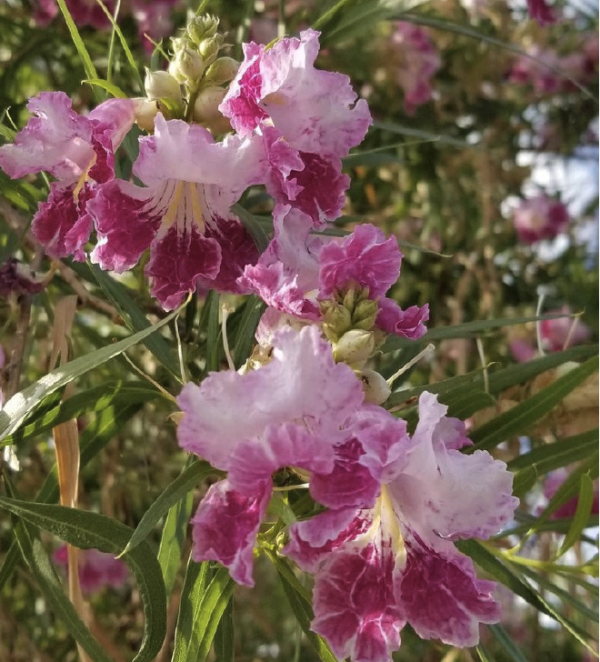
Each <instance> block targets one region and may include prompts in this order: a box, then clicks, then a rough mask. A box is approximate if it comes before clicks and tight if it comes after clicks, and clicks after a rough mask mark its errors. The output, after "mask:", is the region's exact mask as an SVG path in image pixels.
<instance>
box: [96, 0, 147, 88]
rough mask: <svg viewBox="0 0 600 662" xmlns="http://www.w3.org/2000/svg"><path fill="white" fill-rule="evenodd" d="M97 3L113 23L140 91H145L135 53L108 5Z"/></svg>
mask: <svg viewBox="0 0 600 662" xmlns="http://www.w3.org/2000/svg"><path fill="white" fill-rule="evenodd" d="M96 2H97V3H98V4H99V5H100V7H101V8H102V11H103V12H104V13H105V14H106V16H107V18H108V20H109V21H110V22H111V25H112V28H113V31H114V32H116V33H117V36H118V37H119V41H120V42H121V46H123V51H124V52H125V57H126V58H127V62H129V66H130V67H131V69H132V70H133V72H134V74H135V77H136V78H137V82H138V85H139V86H140V90H143V89H144V81H143V80H142V77H141V76H140V71H139V69H138V65H137V63H136V61H135V58H134V57H133V53H132V52H131V49H130V48H129V45H128V43H127V40H126V39H125V37H124V36H123V33H122V32H121V28H120V27H119V26H118V25H117V23H116V21H115V19H114V17H113V15H112V13H111V12H110V11H109V10H108V8H107V7H106V5H105V4H104V3H103V2H102V0H96Z"/></svg>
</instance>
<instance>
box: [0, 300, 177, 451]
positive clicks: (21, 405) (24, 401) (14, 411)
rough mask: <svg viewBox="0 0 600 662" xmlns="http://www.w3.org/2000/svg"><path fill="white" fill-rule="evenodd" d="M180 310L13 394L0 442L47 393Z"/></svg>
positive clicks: (2, 418)
mask: <svg viewBox="0 0 600 662" xmlns="http://www.w3.org/2000/svg"><path fill="white" fill-rule="evenodd" d="M180 312H181V309H180V308H179V309H177V310H175V311H173V312H172V313H171V314H170V315H167V317H165V318H164V319H163V320H161V321H160V322H158V323H157V324H155V325H154V326H152V327H149V328H147V329H144V330H143V331H140V332H139V333H135V334H134V335H132V336H129V338H125V339H124V340H121V341H119V342H116V343H114V344H113V345H110V346H108V347H102V348H101V349H97V350H96V351H94V352H90V353H89V354H86V355H85V356H81V357H79V358H77V359H74V360H73V361H69V363H65V364H64V365H62V366H60V367H59V368H56V369H55V370H52V371H51V372H49V373H48V374H47V375H45V376H44V377H42V378H41V379H39V380H38V381H37V382H34V383H33V384H31V386H28V387H27V388H26V389H24V390H23V391H21V392H20V393H17V394H16V395H14V396H13V397H12V398H11V399H10V400H9V401H8V402H7V403H6V404H5V405H4V408H3V409H2V411H0V441H1V440H2V439H4V438H5V437H6V436H7V435H9V434H11V433H12V432H14V431H15V430H16V429H17V428H18V426H19V425H20V424H21V422H22V421H23V419H24V418H25V416H26V415H27V412H29V411H31V410H32V409H33V408H34V407H36V406H37V405H39V403H40V402H41V401H42V400H43V399H44V398H45V397H46V396H47V395H49V394H50V393H53V392H54V391H56V390H58V389H59V388H61V387H62V386H65V385H66V384H68V383H69V382H71V381H73V380H74V379H76V378H77V377H80V376H81V375H83V374H85V373H86V372H89V371H90V370H93V369H94V368H97V367H98V366H99V365H102V364H103V363H106V362H107V361H109V360H110V359H112V358H114V357H115V356H119V354H122V353H123V352H124V351H126V350H128V349H129V348H130V347H133V345H136V344H137V343H138V342H141V341H142V340H144V339H145V338H146V337H148V336H149V335H150V334H152V333H155V332H156V331H158V329H160V328H161V327H162V326H165V324H168V323H169V322H170V321H171V320H172V319H174V318H175V317H176V316H177V315H178V314H179V313H180Z"/></svg>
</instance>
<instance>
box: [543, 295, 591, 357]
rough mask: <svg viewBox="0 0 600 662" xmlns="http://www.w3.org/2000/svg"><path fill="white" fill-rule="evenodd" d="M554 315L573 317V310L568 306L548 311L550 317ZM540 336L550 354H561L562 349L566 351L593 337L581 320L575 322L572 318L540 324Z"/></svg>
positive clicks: (562, 318) (546, 321)
mask: <svg viewBox="0 0 600 662" xmlns="http://www.w3.org/2000/svg"><path fill="white" fill-rule="evenodd" d="M554 313H556V314H561V313H562V314H564V315H571V309H570V308H569V307H568V306H563V307H562V308H558V309H556V310H550V311H548V314H549V315H552V314H554ZM540 334H541V336H542V342H543V344H544V348H545V349H547V350H548V351H549V352H560V351H561V350H562V349H566V347H567V346H571V345H579V344H580V343H582V342H584V341H586V340H587V339H588V338H589V337H590V335H591V330H590V328H589V327H588V326H586V325H585V324H584V323H583V322H582V321H580V320H574V319H573V318H571V317H559V318H557V319H551V320H543V321H542V322H540Z"/></svg>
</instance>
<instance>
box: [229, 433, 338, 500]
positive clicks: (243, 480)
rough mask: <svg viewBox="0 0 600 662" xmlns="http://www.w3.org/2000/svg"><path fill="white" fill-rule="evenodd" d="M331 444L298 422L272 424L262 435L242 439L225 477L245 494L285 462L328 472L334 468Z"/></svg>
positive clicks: (267, 478)
mask: <svg viewBox="0 0 600 662" xmlns="http://www.w3.org/2000/svg"><path fill="white" fill-rule="evenodd" d="M333 458H334V455H333V448H332V447H331V446H330V445H329V444H327V443H326V442H324V440H323V439H321V438H320V437H317V436H314V435H312V434H309V432H308V431H307V430H306V429H305V428H303V427H302V426H300V425H296V424H294V423H284V424H283V425H272V426H270V427H269V428H267V430H266V431H265V434H264V437H263V439H261V440H260V441H257V440H243V441H241V442H240V443H239V444H237V446H236V447H235V449H234V450H233V453H232V458H231V461H230V464H229V474H228V478H229V481H230V483H231V484H232V486H233V487H234V488H235V489H236V490H239V491H240V492H243V493H244V494H248V493H252V492H253V491H255V490H256V486H257V485H258V484H260V483H261V482H264V481H265V480H269V479H270V478H271V474H272V473H274V472H275V471H277V470H278V469H281V468H283V467H286V466H294V467H299V468H301V469H307V470H308V471H316V472H320V473H329V472H330V471H331V470H332V468H333Z"/></svg>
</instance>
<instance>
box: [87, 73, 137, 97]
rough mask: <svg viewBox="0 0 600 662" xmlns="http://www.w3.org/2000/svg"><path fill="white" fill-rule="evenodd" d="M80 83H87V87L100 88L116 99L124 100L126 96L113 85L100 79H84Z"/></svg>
mask: <svg viewBox="0 0 600 662" xmlns="http://www.w3.org/2000/svg"><path fill="white" fill-rule="evenodd" d="M81 82H82V83H87V84H88V85H92V86H94V85H95V86H96V87H101V88H102V89H103V90H106V91H107V92H108V93H109V94H112V96H113V97H115V98H116V99H126V98H127V95H126V94H125V92H123V90H122V89H121V88H120V87H118V86H117V85H115V84H114V83H109V82H108V81H107V80H104V79H102V78H86V79H84V80H82V81H81Z"/></svg>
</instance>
